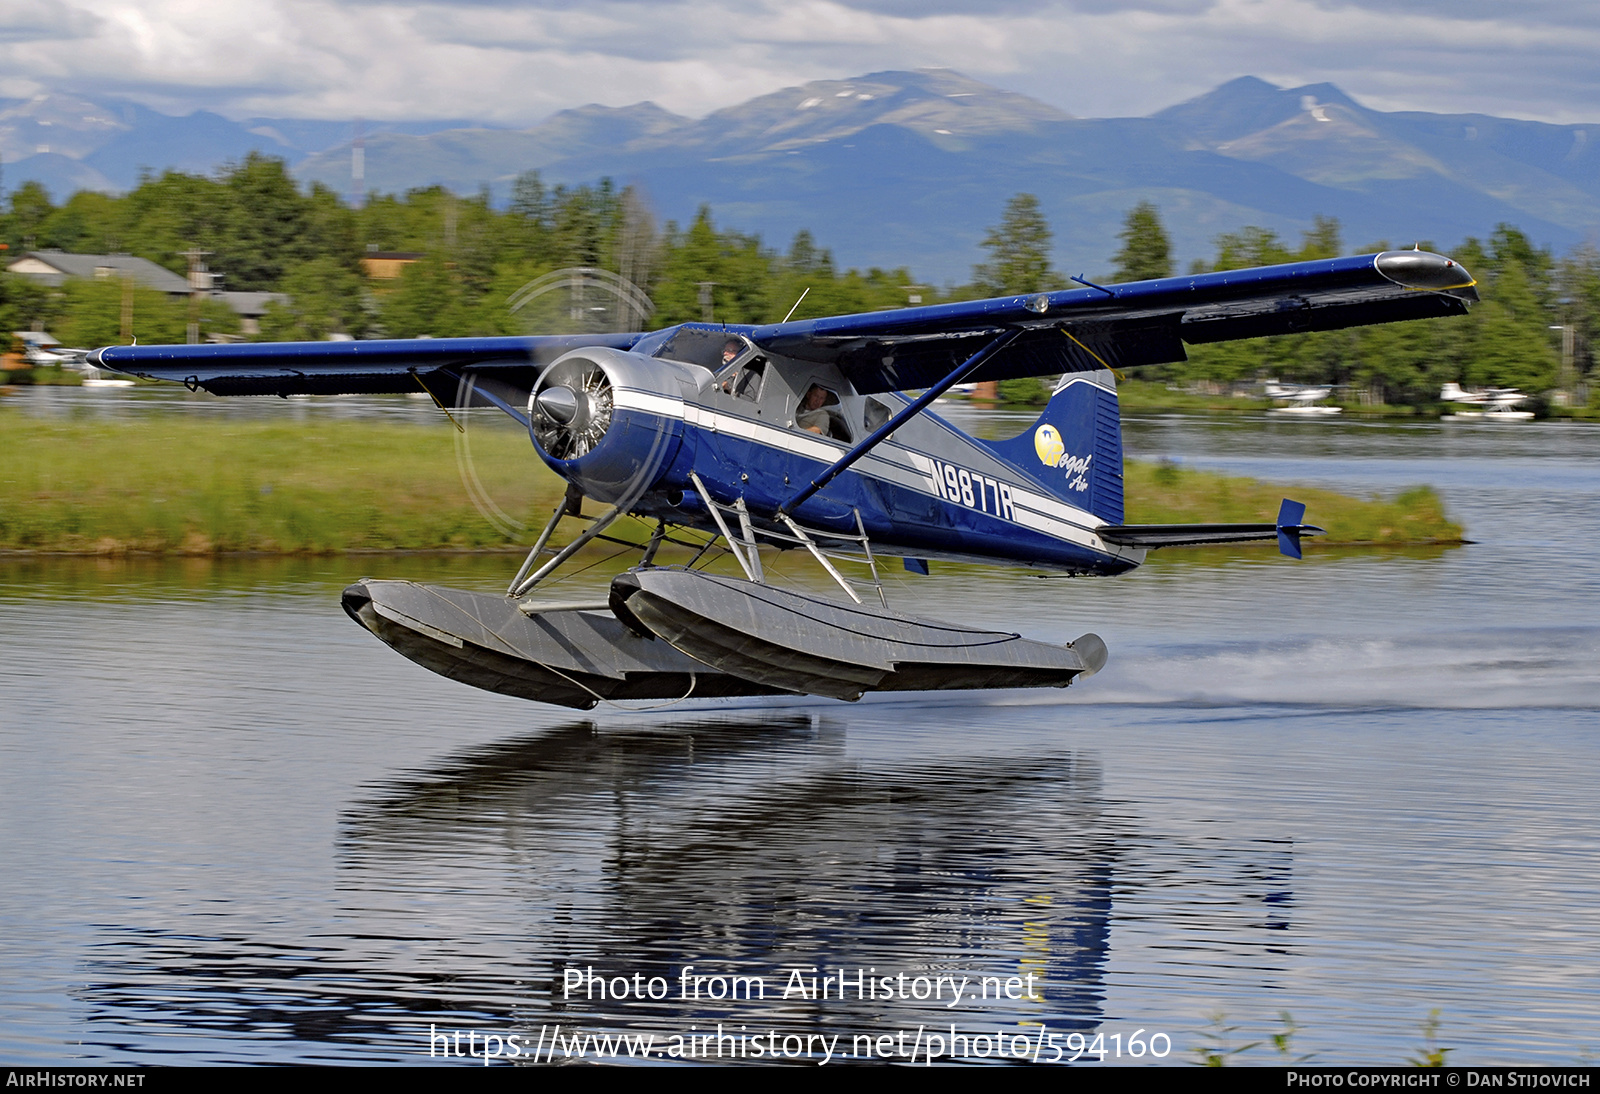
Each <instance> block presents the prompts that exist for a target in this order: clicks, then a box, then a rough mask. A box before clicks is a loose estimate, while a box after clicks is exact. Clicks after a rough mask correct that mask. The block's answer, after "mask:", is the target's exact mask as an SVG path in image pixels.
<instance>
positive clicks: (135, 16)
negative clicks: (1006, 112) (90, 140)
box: [0, 0, 1600, 124]
mask: <svg viewBox="0 0 1600 1094" xmlns="http://www.w3.org/2000/svg"><path fill="white" fill-rule="evenodd" d="M1596 56H1600V5H1595V4H1592V3H1590V2H1588V0H1525V2H1523V3H1519V4H1516V5H1508V4H1503V3H1490V2H1489V0H1460V2H1457V3H1453V4H1450V5H1438V4H1435V3H1432V2H1424V0H1126V2H1123V0H1118V2H1111V0H1009V2H1007V0H1001V2H999V3H979V2H977V0H930V2H925V3H912V2H910V0H678V2H671V0H667V2H660V3H641V2H635V0H592V2H588V3H582V4H579V3H576V2H573V0H547V2H544V3H527V2H509V0H506V2H480V3H450V4H446V3H395V2H385V0H364V2H359V3H358V2H353V0H257V2H256V3H253V4H249V5H245V4H230V3H217V2H216V0H144V2H141V3H138V4H134V3H130V2H128V0H73V2H71V3H69V2H67V0H6V3H5V5H4V8H3V12H0V73H3V74H4V75H3V76H0V80H3V84H0V87H3V89H4V90H6V91H8V92H9V93H11V94H23V93H27V92H28V91H30V90H43V89H49V90H59V91H68V92H80V93H102V94H107V93H110V94H122V95H127V96H130V97H134V98H138V99H140V100H142V101H145V102H148V103H150V104H151V105H153V106H156V107H158V108H160V109H167V110H172V111H184V110H191V109H196V108H201V107H204V108H207V109H212V110H218V111H220V112H222V113H226V114H229V115H232V116H235V117H239V116H244V115H250V114H265V115H282V116H302V117H323V118H348V117H355V116H361V117H367V118H372V119H388V118H424V117H433V118H438V117H476V118H481V119H483V120H486V121H493V122H499V123H502V124H528V123H531V122H533V121H535V120H537V119H538V118H540V117H543V116H545V115H547V114H549V113H551V112H552V111H554V110H558V109H561V108H563V107H569V106H577V105H581V104H584V103H588V102H602V103H606V104H609V105H623V104H625V103H629V102H636V101H639V100H641V99H653V100H655V101H656V102H658V103H660V104H661V105H663V106H665V107H667V108H668V109H671V110H676V111H678V112H680V113H688V114H703V113H706V112H708V111H710V110H713V109H716V108H718V107H722V106H727V105H731V104H733V103H736V102H739V101H742V100H744V99H746V98H749V97H751V96H753V95H757V94H762V93H765V92H769V91H774V90H777V89H778V88H781V87H785V86H791V85H793V84H796V83H802V82H804V81H806V80H811V79H820V78H841V77H847V76H854V75H860V74H863V73H866V72H870V71H881V70H884V69H896V68H917V67H943V68H953V69H956V70H957V71H961V72H965V73H967V74H969V75H972V76H975V77H977V78H979V79H986V80H989V81H991V82H994V83H998V84H1000V85H1002V86H1005V87H1008V88H1012V89H1015V90H1019V91H1023V92H1025V93H1028V94H1032V95H1035V96H1037V97H1039V98H1042V99H1044V100H1046V101H1047V102H1050V103H1052V104H1053V105H1057V106H1060V107H1062V108H1064V109H1066V110H1069V111H1071V112H1073V113H1075V114H1079V115H1087V116H1105V115H1129V114H1143V113H1148V112H1149V111H1151V110H1155V109H1159V108H1160V107H1162V106H1166V105H1169V104H1171V103H1173V102H1176V101H1179V100H1181V99H1184V98H1187V97H1190V96H1192V95H1195V94H1198V93H1200V92H1203V91H1205V90H1208V89H1209V88H1211V87H1214V86H1215V85H1217V84H1218V83H1221V82H1222V81H1224V80H1227V79H1230V78H1232V77H1234V76H1239V75H1245V74H1254V75H1259V76H1262V77H1264V78H1266V79H1270V80H1273V81H1274V82H1277V83H1280V84H1300V83H1315V82H1321V81H1330V82H1333V83H1337V84H1339V85H1340V86H1341V87H1343V88H1344V89H1345V90H1346V91H1348V92H1350V93H1351V94H1352V95H1355V96H1356V97H1357V98H1360V99H1362V100H1363V101H1365V102H1367V103H1368V104H1370V105H1373V106H1376V107H1378V108H1380V109H1422V110H1435V111H1452V112H1454V111H1469V110H1472V111H1482V112H1485V113H1499V114H1510V115H1516V116H1522V117H1535V118H1543V119H1547V120H1552V121H1595V120H1600V119H1597V117H1596V115H1597V114H1600V107H1596V106H1594V105H1593V104H1594V103H1595V102H1596V101H1597V100H1596V92H1597V91H1600V87H1597V86H1596V85H1597V84H1600V66H1597V65H1596V64H1595V62H1594V58H1595V57H1596Z"/></svg>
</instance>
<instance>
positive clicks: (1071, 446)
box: [984, 369, 1122, 524]
mask: <svg viewBox="0 0 1600 1094" xmlns="http://www.w3.org/2000/svg"><path fill="white" fill-rule="evenodd" d="M984 443H985V444H987V445H988V446H989V448H990V449H992V450H993V451H994V452H995V453H996V454H997V455H999V456H1000V457H1001V458H1002V459H1005V460H1008V461H1010V462H1011V463H1013V464H1015V465H1016V466H1017V467H1019V468H1021V469H1022V470H1024V471H1026V472H1027V473H1028V474H1029V475H1030V476H1031V477H1032V478H1033V479H1034V480H1035V481H1036V482H1038V483H1039V484H1040V485H1041V486H1043V487H1045V488H1046V489H1047V490H1049V491H1050V493H1051V494H1053V495H1054V496H1056V497H1058V498H1060V499H1061V500H1062V501H1065V502H1067V503H1068V504H1069V505H1073V506H1076V507H1077V508H1079V509H1084V510H1087V511H1088V512H1090V513H1093V514H1094V515H1095V516H1097V517H1099V518H1100V519H1101V520H1104V521H1106V522H1107V523H1108V524H1121V523H1122V414H1121V411H1120V409H1119V408H1118V406H1117V381H1116V377H1114V376H1113V375H1112V374H1111V372H1110V370H1108V369H1100V370H1098V371H1095V372H1069V373H1067V374H1066V375H1065V376H1063V377H1061V382H1060V383H1059V384H1058V385H1057V386H1056V390H1055V393H1054V394H1052V395H1051V396H1050V402H1049V403H1047V404H1046V405H1045V408H1044V413H1042V414H1040V415H1039V420H1038V421H1036V422H1034V423H1033V425H1032V426H1031V427H1030V428H1029V429H1027V430H1025V431H1024V432H1023V433H1022V434H1020V435H1019V436H1016V437H1013V438H1011V439H1010V440H1008V441H986V442H984Z"/></svg>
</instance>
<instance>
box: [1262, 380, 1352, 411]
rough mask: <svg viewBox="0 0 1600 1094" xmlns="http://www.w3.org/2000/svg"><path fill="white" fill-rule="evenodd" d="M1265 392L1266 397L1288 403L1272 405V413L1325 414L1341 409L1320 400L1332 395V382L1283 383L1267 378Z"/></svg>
mask: <svg viewBox="0 0 1600 1094" xmlns="http://www.w3.org/2000/svg"><path fill="white" fill-rule="evenodd" d="M1266 393H1267V398H1269V399H1280V400H1282V401H1284V402H1285V403H1287V404H1288V405H1287V406H1275V407H1273V408H1272V410H1271V413H1273V414H1303V415H1308V416H1325V415H1329V414H1338V413H1340V412H1341V410H1342V409H1343V408H1342V407H1337V406H1326V405H1324V404H1323V402H1322V400H1324V399H1327V398H1330V397H1331V396H1332V395H1333V385H1332V384H1285V383H1283V382H1281V381H1279V380H1268V381H1267V383H1266Z"/></svg>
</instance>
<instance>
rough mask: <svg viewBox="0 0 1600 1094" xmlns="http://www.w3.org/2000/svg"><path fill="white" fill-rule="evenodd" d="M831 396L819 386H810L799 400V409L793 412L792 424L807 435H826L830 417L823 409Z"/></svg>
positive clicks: (825, 389)
mask: <svg viewBox="0 0 1600 1094" xmlns="http://www.w3.org/2000/svg"><path fill="white" fill-rule="evenodd" d="M829 394H831V393H830V392H829V391H828V389H827V388H825V387H823V386H822V385H821V384H812V385H811V387H810V388H809V389H808V390H807V391H806V394H805V397H804V398H803V399H801V400H800V409H799V410H797V411H795V415H794V424H795V425H797V426H799V427H800V428H801V429H803V430H805V431H806V432H807V433H821V434H824V435H826V434H827V432H828V424H829V420H830V418H831V415H829V413H828V412H827V411H826V410H824V409H823V407H824V405H825V404H826V403H827V401H828V396H829Z"/></svg>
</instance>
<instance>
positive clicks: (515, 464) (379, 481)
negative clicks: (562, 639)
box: [0, 413, 1462, 557]
mask: <svg viewBox="0 0 1600 1094" xmlns="http://www.w3.org/2000/svg"><path fill="white" fill-rule="evenodd" d="M0 436H4V438H5V440H6V443H5V445H4V452H3V455H0V553H4V554H7V555H13V556H15V555H34V554H38V555H43V554H52V555H85V556H96V555H99V556H107V555H113V556H114V555H128V554H150V555H178V556H195V557H198V556H211V555H224V554H229V555H231V554H241V555H315V554H357V553H361V554H367V553H383V552H394V551H413V552H421V551H427V552H460V553H498V552H502V551H503V552H513V551H518V550H526V544H527V543H528V542H529V541H530V540H531V539H532V538H533V532H534V531H536V530H537V528H538V527H539V526H540V525H541V524H542V523H543V522H544V520H545V519H546V518H547V517H548V515H549V513H550V511H551V510H552V509H553V508H554V506H555V504H556V501H557V499H558V498H559V497H560V495H561V493H562V490H563V489H564V484H562V483H561V481H560V480H559V479H557V478H556V476H555V475H554V474H552V473H551V472H550V471H549V470H548V469H546V468H545V467H544V466H543V465H542V464H540V463H539V462H538V460H537V459H536V458H534V456H533V453H532V452H531V451H530V448H529V445H528V440H527V437H526V436H525V435H524V434H522V433H521V432H520V431H517V430H513V429H504V428H496V429H485V428H474V429H473V430H472V431H471V433H470V434H469V437H470V443H471V451H472V461H471V464H472V468H473V470H474V472H475V474H476V476H477V478H478V480H479V482H480V483H481V485H482V488H483V489H484V491H485V492H486V493H487V494H488V496H490V497H492V498H494V499H496V500H497V502H498V504H499V506H500V508H501V509H502V510H503V511H504V514H505V516H506V517H507V518H509V520H510V521H512V522H521V523H522V524H523V525H525V526H528V527H529V528H530V529H531V530H527V531H519V530H517V529H515V528H514V527H512V528H510V531H509V534H508V532H507V531H506V530H503V529H502V528H496V527H495V526H494V525H493V524H491V523H490V521H489V520H487V519H486V518H485V517H484V516H483V515H482V514H481V513H480V512H479V511H478V509H477V508H476V507H475V506H474V505H473V503H472V501H471V498H470V497H469V496H468V492H467V489H466V488H465V487H464V486H463V483H462V478H461V473H460V471H459V469H458V460H457V447H456V446H457V438H456V434H455V432H454V431H453V430H452V429H451V428H450V427H449V425H448V424H443V423H441V424H440V425H438V426H423V425H412V424H390V423H382V422H367V421H362V422H348V421H346V422H340V421H311V422H304V421H272V422H259V421H236V420H227V421H216V420H204V419H195V420H191V419H179V418H171V419H159V420H155V421H143V422H137V423H134V422H118V421H62V420H38V419H30V418H26V417H23V416H21V415H17V414H9V413H7V414H4V415H3V416H0ZM1126 476H1127V495H1128V504H1127V510H1128V511H1127V516H1126V519H1127V521H1128V523H1141V524H1143V523H1173V522H1183V521H1262V520H1271V519H1272V518H1273V516H1274V515H1276V513H1277V508H1278V502H1279V499H1280V498H1282V497H1283V496H1284V495H1285V492H1286V491H1287V493H1288V494H1289V495H1290V496H1293V497H1294V498H1296V500H1300V501H1304V502H1306V503H1307V504H1308V505H1309V506H1310V511H1309V514H1308V517H1307V519H1308V520H1311V521H1312V522H1313V523H1316V524H1320V525H1322V526H1323V527H1325V528H1327V529H1328V530H1329V532H1330V535H1329V536H1327V537H1324V538H1323V539H1322V540H1321V541H1320V542H1322V543H1326V544H1367V543H1373V544H1386V545H1396V546H1398V545H1417V544H1438V543H1459V542H1461V541H1462V529H1461V527H1460V526H1459V525H1456V524H1453V523H1451V522H1450V521H1449V520H1448V519H1447V518H1446V516H1445V514H1444V509H1443V504H1442V503H1441V501H1440V499H1439V498H1438V496H1437V495H1436V494H1435V493H1434V492H1433V491H1432V490H1431V489H1429V488H1427V487H1418V488H1413V489H1412V490H1409V491H1405V492H1403V493H1401V494H1400V495H1398V496H1397V497H1395V498H1391V499H1359V498H1350V497H1347V496H1345V495H1341V494H1336V493H1333V492H1331V491H1325V490H1312V489H1304V488H1300V487H1291V488H1285V487H1282V486H1278V485H1273V484H1266V483H1259V482H1256V481H1254V480H1251V479H1243V478H1237V477H1231V476H1226V475H1219V474H1215V473H1212V472H1204V471H1195V470H1191V469H1188V468H1182V467H1177V466H1174V465H1170V464H1161V465H1158V464H1149V463H1139V462H1130V463H1129V464H1128V467H1127V470H1126ZM507 499H513V500H507Z"/></svg>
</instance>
